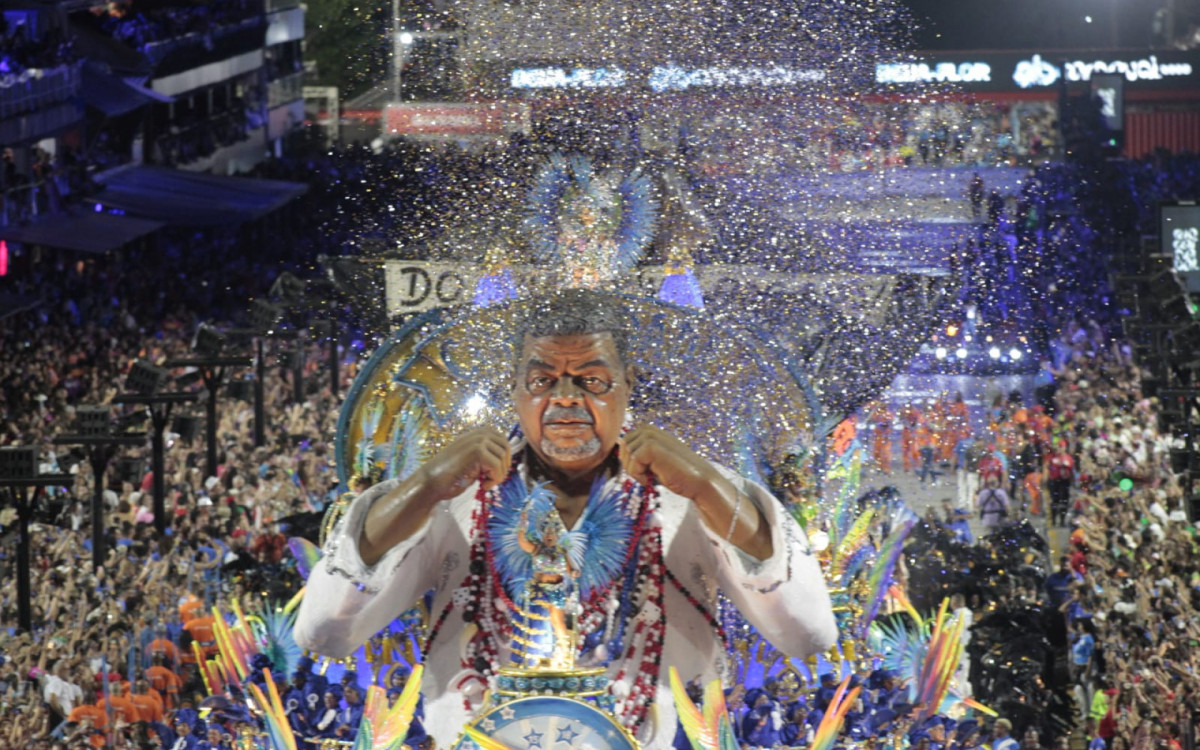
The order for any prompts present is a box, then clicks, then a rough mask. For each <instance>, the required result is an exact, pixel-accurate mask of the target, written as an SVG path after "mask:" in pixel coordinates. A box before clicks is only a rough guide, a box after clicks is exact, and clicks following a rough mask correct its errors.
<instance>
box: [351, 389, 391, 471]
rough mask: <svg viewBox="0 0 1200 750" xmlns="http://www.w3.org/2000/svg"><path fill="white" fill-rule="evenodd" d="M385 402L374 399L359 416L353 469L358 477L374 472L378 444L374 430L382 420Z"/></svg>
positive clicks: (377, 455)
mask: <svg viewBox="0 0 1200 750" xmlns="http://www.w3.org/2000/svg"><path fill="white" fill-rule="evenodd" d="M385 411H386V404H385V403H384V401H383V399H381V398H380V399H375V401H374V402H372V403H371V405H370V406H368V407H366V408H365V409H363V411H362V416H361V417H359V423H358V428H359V439H358V444H357V445H356V446H355V448H356V449H357V450H356V451H355V454H354V471H355V473H356V474H358V476H360V477H368V478H369V477H371V476H372V474H374V470H375V466H376V464H375V462H376V461H377V460H378V459H379V446H378V445H376V443H375V431H376V430H378V429H379V425H380V423H381V422H383V415H384V412H385Z"/></svg>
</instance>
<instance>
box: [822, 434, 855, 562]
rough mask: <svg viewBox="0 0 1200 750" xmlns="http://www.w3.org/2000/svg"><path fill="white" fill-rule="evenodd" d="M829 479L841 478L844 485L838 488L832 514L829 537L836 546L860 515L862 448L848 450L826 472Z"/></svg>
mask: <svg viewBox="0 0 1200 750" xmlns="http://www.w3.org/2000/svg"><path fill="white" fill-rule="evenodd" d="M826 478H827V479H840V480H841V481H842V486H841V487H840V488H839V489H838V494H837V498H836V499H835V500H834V507H833V511H832V513H831V514H830V521H831V523H830V525H829V537H830V540H829V541H830V542H831V543H832V545H833V546H834V547H835V548H836V547H837V545H838V544H840V543H841V540H842V539H843V538H845V536H846V535H847V534H848V533H850V528H851V527H852V526H853V524H854V522H855V520H856V519H857V517H858V488H859V484H860V482H861V479H862V450H861V449H859V448H857V447H856V448H853V449H851V450H848V451H846V453H845V454H844V455H843V456H841V457H840V458H839V459H838V460H837V461H835V462H834V464H833V466H831V467H829V471H828V472H827V473H826Z"/></svg>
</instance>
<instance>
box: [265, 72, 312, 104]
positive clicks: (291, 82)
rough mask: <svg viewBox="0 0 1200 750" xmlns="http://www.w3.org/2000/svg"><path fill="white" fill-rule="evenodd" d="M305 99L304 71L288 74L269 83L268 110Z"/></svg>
mask: <svg viewBox="0 0 1200 750" xmlns="http://www.w3.org/2000/svg"><path fill="white" fill-rule="evenodd" d="M303 98H304V71H302V70H301V71H298V72H296V73H288V74H287V75H285V76H283V77H281V78H276V79H275V80H274V81H268V82H267V109H273V108H275V107H278V106H279V105H280V104H287V103H288V102H294V101H296V100H297V99H303Z"/></svg>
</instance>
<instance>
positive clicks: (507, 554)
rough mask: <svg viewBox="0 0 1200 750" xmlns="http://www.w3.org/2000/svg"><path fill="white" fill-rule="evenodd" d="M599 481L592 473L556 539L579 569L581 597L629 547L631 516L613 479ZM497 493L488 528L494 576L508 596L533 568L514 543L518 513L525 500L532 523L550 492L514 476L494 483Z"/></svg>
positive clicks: (610, 572) (548, 503)
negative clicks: (580, 503) (572, 523)
mask: <svg viewBox="0 0 1200 750" xmlns="http://www.w3.org/2000/svg"><path fill="white" fill-rule="evenodd" d="M604 487H605V484H604V481H603V478H602V477H601V478H597V480H596V483H595V484H593V485H592V494H591V499H590V500H588V504H587V507H586V508H585V509H584V511H583V515H582V516H581V517H580V519H579V522H578V525H577V527H576V529H575V530H574V531H571V532H568V533H567V534H566V535H565V536H564V538H563V539H562V544H563V546H564V547H565V548H566V550H567V554H568V555H569V556H570V558H571V565H572V566H573V567H574V568H575V570H578V571H579V572H580V576H579V580H578V585H579V593H580V599H581V600H582V601H586V600H587V598H588V596H589V595H590V594H591V592H592V591H594V590H597V589H601V588H603V587H604V586H606V585H607V584H608V582H609V581H611V580H612V579H613V577H614V576H615V575H617V573H618V571H620V570H621V568H622V567H623V566H624V564H625V561H626V559H627V556H628V554H629V551H630V547H629V540H630V537H631V536H632V534H633V520H632V519H630V518H629V516H628V514H626V513H625V509H624V507H622V504H621V496H622V493H621V491H620V490H621V488H620V486H619V485H614V487H613V488H612V489H611V490H609V491H607V492H606V491H605V489H604ZM499 494H500V497H499V500H498V501H497V502H496V503H495V504H494V505H493V506H492V512H491V517H490V518H489V519H488V529H489V533H490V535H491V538H492V539H493V540H494V542H495V544H496V549H495V559H496V568H497V570H498V571H499V573H500V580H502V581H503V582H504V587H505V589H506V590H507V591H508V593H509V596H518V595H520V593H521V592H522V591H523V590H524V587H525V582H526V581H528V580H529V577H530V575H532V573H533V566H532V563H531V560H530V557H529V554H528V553H527V552H525V551H524V550H522V549H521V545H520V544H519V543H518V535H519V534H522V533H524V531H525V529H524V528H522V527H521V513H522V511H524V510H525V508H526V503H528V504H529V505H530V506H531V508H530V510H531V515H530V518H529V519H528V520H529V521H530V525H532V526H535V527H536V514H537V513H538V511H539V509H542V508H552V507H554V497H553V495H552V494H551V493H550V490H548V489H547V488H546V487H545V486H543V485H540V484H538V485H535V486H534V487H533V489H532V490H529V491H528V492H526V490H525V485H524V483H523V482H522V481H521V479H520V478H519V477H514V478H513V479H512V480H510V481H507V482H505V483H504V484H502V485H500V493H499Z"/></svg>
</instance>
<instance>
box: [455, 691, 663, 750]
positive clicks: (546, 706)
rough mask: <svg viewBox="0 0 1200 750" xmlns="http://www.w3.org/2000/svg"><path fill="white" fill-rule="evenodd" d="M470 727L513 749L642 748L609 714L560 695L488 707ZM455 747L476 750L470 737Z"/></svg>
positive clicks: (612, 749) (601, 749) (536, 697)
mask: <svg viewBox="0 0 1200 750" xmlns="http://www.w3.org/2000/svg"><path fill="white" fill-rule="evenodd" d="M470 726H471V727H472V728H474V729H476V730H478V731H479V732H481V733H483V734H485V735H487V736H488V737H490V738H491V739H494V740H495V741H496V742H498V743H500V744H502V745H504V746H505V747H508V748H511V749H512V750H527V749H528V750H582V749H583V748H587V750H639V749H640V746H639V745H638V743H637V742H636V741H635V740H634V739H633V738H632V737H630V736H629V733H628V732H627V731H625V728H624V727H622V726H621V725H620V724H618V723H617V722H616V721H615V720H614V719H613V718H612V717H610V716H609V715H608V714H606V713H604V712H602V711H600V710H598V709H596V708H594V707H593V706H590V705H588V704H587V703H584V702H582V701H577V700H572V699H571V698H561V697H558V696H550V695H546V696H541V695H539V696H532V697H529V698H518V699H516V700H514V701H510V702H508V703H505V704H503V705H500V706H496V707H495V708H491V709H488V711H487V712H486V713H484V714H482V715H481V716H480V717H479V718H477V719H475V720H474V721H472V722H471V724H470ZM454 747H455V749H456V750H477V748H478V747H479V746H478V745H477V744H476V743H475V741H474V740H472V739H471V738H469V737H466V736H464V737H462V738H461V739H459V741H458V743H457V744H455V745H454Z"/></svg>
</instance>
